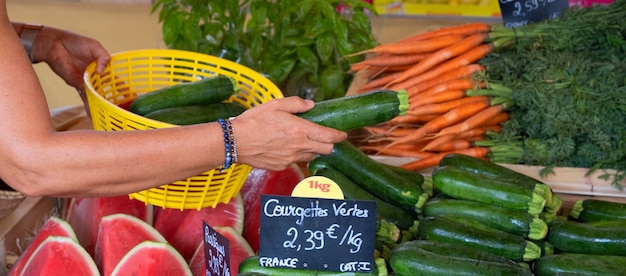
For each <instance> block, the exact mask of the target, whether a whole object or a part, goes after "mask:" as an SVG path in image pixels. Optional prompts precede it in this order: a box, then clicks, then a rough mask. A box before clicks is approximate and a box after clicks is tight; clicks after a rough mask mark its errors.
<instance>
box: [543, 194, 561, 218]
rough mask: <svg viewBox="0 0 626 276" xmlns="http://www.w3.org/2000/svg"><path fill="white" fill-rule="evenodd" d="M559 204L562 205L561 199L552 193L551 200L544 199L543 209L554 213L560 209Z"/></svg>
mask: <svg viewBox="0 0 626 276" xmlns="http://www.w3.org/2000/svg"><path fill="white" fill-rule="evenodd" d="M561 206H563V199H562V198H561V197H560V196H559V195H555V194H552V200H551V202H547V201H546V206H545V207H544V210H543V211H544V212H548V213H552V214H555V215H556V214H558V213H559V211H560V210H561Z"/></svg>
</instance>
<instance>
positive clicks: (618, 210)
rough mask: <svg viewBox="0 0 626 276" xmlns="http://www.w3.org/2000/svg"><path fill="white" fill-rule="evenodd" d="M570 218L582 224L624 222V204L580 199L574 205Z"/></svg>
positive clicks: (625, 214) (625, 204) (625, 210)
mask: <svg viewBox="0 0 626 276" xmlns="http://www.w3.org/2000/svg"><path fill="white" fill-rule="evenodd" d="M570 216H571V217H572V218H575V219H577V220H579V221H582V222H588V221H596V220H614V219H619V220H626V203H619V202H612V201H606V200H599V199H591V198H587V199H581V200H578V201H576V202H575V203H574V206H573V207H572V211H571V212H570Z"/></svg>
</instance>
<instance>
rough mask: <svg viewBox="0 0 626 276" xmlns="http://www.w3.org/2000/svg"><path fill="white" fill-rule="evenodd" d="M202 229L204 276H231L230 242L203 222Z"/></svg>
mask: <svg viewBox="0 0 626 276" xmlns="http://www.w3.org/2000/svg"><path fill="white" fill-rule="evenodd" d="M202 228H203V229H204V230H203V231H204V248H203V249H204V263H205V264H206V265H205V269H206V271H205V273H206V275H214V276H231V274H230V272H231V267H230V241H229V240H228V239H227V238H226V237H224V236H222V235H221V234H220V233H218V232H217V231H215V229H213V228H212V227H211V226H209V225H208V224H207V223H206V222H204V221H203V222H202ZM233 276H234V275H233Z"/></svg>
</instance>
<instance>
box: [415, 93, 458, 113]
mask: <svg viewBox="0 0 626 276" xmlns="http://www.w3.org/2000/svg"><path fill="white" fill-rule="evenodd" d="M463 97H465V90H448V91H444V92H441V93H437V94H434V95H430V96H426V97H425V96H420V97H410V98H409V109H416V108H419V107H420V106H422V105H426V104H438V103H444V102H449V101H453V100H457V99H460V98H463Z"/></svg>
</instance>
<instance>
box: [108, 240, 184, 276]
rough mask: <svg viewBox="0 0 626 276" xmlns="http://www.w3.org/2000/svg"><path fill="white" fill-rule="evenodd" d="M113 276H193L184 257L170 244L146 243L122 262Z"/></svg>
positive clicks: (134, 248) (131, 251)
mask: <svg viewBox="0 0 626 276" xmlns="http://www.w3.org/2000/svg"><path fill="white" fill-rule="evenodd" d="M111 275H112V276H127V275H133V276H185V275H188V276H191V271H190V270H189V266H188V265H187V263H186V262H185V260H184V259H183V257H182V256H181V255H180V254H179V253H178V252H177V251H176V249H174V248H173V247H172V246H171V245H169V244H168V243H163V242H154V241H144V242H141V243H140V244H138V245H136V246H135V247H133V249H131V250H130V251H128V253H126V255H125V256H124V257H123V258H122V260H120V262H119V263H118V264H117V266H116V267H115V269H114V270H113V272H112V273H111Z"/></svg>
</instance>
